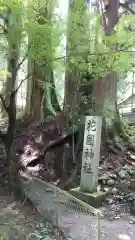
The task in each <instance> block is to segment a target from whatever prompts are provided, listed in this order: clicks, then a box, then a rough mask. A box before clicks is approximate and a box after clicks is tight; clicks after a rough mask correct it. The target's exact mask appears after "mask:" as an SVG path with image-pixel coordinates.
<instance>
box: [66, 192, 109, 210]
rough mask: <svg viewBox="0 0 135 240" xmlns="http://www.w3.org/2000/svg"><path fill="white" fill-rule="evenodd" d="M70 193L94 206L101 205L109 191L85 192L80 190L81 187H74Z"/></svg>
mask: <svg viewBox="0 0 135 240" xmlns="http://www.w3.org/2000/svg"><path fill="white" fill-rule="evenodd" d="M70 193H71V194H72V195H73V196H75V197H77V198H79V199H80V200H82V201H84V202H86V203H88V204H89V205H91V206H93V207H99V206H100V205H101V203H102V201H103V200H104V199H105V198H106V196H107V192H102V191H100V192H93V193H84V192H81V191H80V188H73V189H71V190H70Z"/></svg>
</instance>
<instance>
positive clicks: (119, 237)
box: [117, 234, 131, 240]
mask: <svg viewBox="0 0 135 240" xmlns="http://www.w3.org/2000/svg"><path fill="white" fill-rule="evenodd" d="M117 240H131V238H130V237H129V236H128V235H125V234H118V235H117Z"/></svg>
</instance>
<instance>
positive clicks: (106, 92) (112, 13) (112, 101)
mask: <svg viewBox="0 0 135 240" xmlns="http://www.w3.org/2000/svg"><path fill="white" fill-rule="evenodd" d="M118 9H119V0H110V1H105V0H100V11H101V13H102V17H101V23H102V26H103V28H104V31H105V34H106V35H111V33H112V32H113V28H114V26H115V24H117V22H118V16H119V15H118ZM117 82H118V76H117V73H116V72H112V73H109V74H107V75H106V76H105V78H104V79H103V80H98V81H96V87H95V89H96V90H95V95H96V96H95V98H96V103H100V104H99V107H100V108H102V109H104V111H105V112H107V117H106V120H107V123H108V124H109V126H111V124H112V120H113V119H114V118H116V116H117V109H116V98H117ZM97 107H98V104H97Z"/></svg>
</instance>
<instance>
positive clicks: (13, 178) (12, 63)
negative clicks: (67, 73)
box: [4, 10, 22, 196]
mask: <svg viewBox="0 0 135 240" xmlns="http://www.w3.org/2000/svg"><path fill="white" fill-rule="evenodd" d="M10 12H11V13H10V17H11V18H10V19H12V18H13V19H12V20H13V21H14V22H12V25H10V21H8V22H7V32H8V34H7V41H8V72H9V76H8V81H9V82H10V89H9V90H10V93H9V100H8V101H9V102H8V103H7V102H6V101H4V107H5V110H6V111H7V114H8V129H7V134H6V141H5V148H6V164H7V168H8V170H9V178H8V187H9V191H14V193H15V195H16V194H17V195H18V194H19V196H21V192H22V191H21V188H20V185H21V184H20V178H19V171H18V169H19V167H20V166H19V162H18V161H15V156H13V155H14V154H13V152H12V144H13V141H14V134H15V125H16V93H17V91H16V79H17V72H18V63H19V56H20V41H21V34H20V35H19V34H18V37H15V36H16V32H17V33H18V27H20V23H21V22H20V19H19V18H18V17H17V18H16V19H15V16H12V10H10ZM11 32H12V34H11ZM18 190H19V192H18Z"/></svg>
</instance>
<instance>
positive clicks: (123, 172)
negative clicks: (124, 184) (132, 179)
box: [118, 170, 127, 179]
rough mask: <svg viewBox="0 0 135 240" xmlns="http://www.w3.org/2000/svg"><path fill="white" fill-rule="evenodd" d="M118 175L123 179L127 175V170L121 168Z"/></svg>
mask: <svg viewBox="0 0 135 240" xmlns="http://www.w3.org/2000/svg"><path fill="white" fill-rule="evenodd" d="M118 175H119V177H120V178H122V179H124V178H126V177H127V172H126V171H125V170H121V171H120V172H119V173H118Z"/></svg>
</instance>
